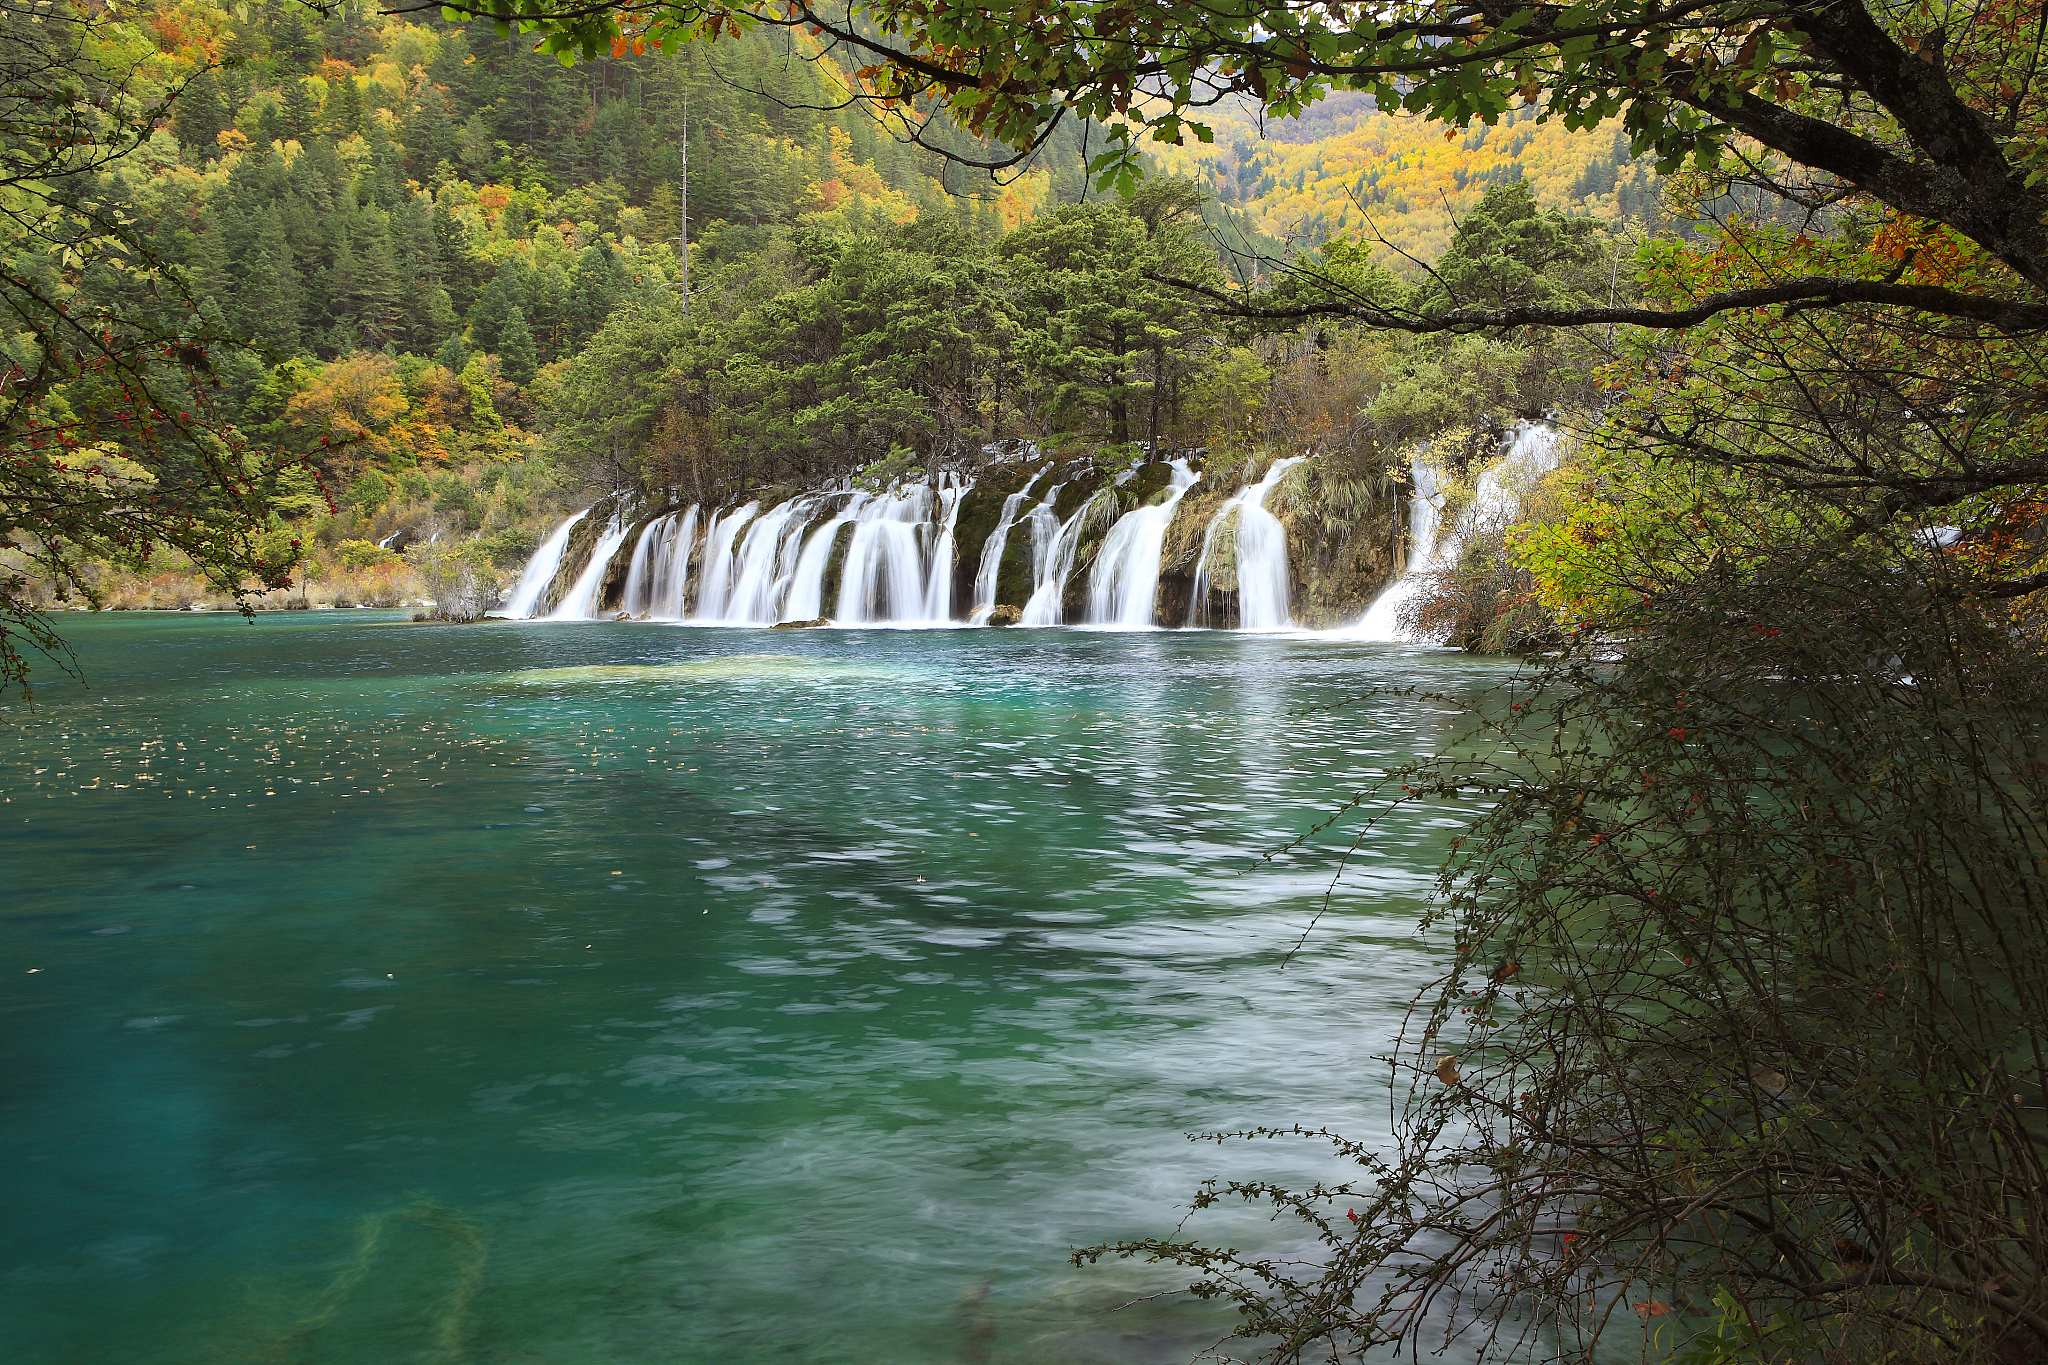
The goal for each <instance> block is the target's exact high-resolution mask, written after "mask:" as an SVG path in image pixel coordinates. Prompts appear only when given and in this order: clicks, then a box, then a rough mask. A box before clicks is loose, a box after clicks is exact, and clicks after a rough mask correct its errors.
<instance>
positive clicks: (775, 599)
mask: <svg viewBox="0 0 2048 1365" xmlns="http://www.w3.org/2000/svg"><path fill="white" fill-rule="evenodd" d="M816 505H817V502H816V499H813V498H791V499H790V500H789V501H788V502H785V503H783V504H782V505H781V506H779V507H774V508H771V509H769V510H768V511H767V512H765V513H763V514H762V515H761V516H760V517H757V518H756V519H755V521H754V524H753V525H751V526H749V527H748V528H747V536H746V539H745V540H743V541H742V542H740V549H739V573H738V576H737V577H736V578H735V579H734V580H733V585H732V591H731V593H730V594H729V595H728V596H727V598H726V601H725V610H724V611H723V612H722V613H721V614H720V616H719V617H718V618H717V619H719V620H722V621H725V622H727V623H729V624H733V625H773V624H774V623H775V622H777V621H779V620H781V619H782V617H781V612H780V610H779V609H780V606H781V602H780V600H779V599H780V597H781V594H782V592H783V591H785V590H787V588H788V587H789V579H790V576H791V575H792V574H793V573H794V572H795V569H796V557H797V550H798V548H799V546H800V544H801V542H802V539H803V533H804V526H805V525H806V524H807V523H808V522H809V520H810V513H811V509H812V508H813V507H815V506H816ZM707 581H708V580H707ZM697 615H698V616H699V617H700V618H701V619H704V620H710V619H712V617H711V613H710V611H709V610H707V609H704V608H702V607H700V608H699V610H698V612H697Z"/></svg>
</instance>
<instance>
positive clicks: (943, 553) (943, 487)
mask: <svg viewBox="0 0 2048 1365" xmlns="http://www.w3.org/2000/svg"><path fill="white" fill-rule="evenodd" d="M973 487H974V480H972V479H956V478H954V477H953V476H952V475H950V474H941V475H940V476H939V505H940V506H941V507H943V508H945V509H946V510H945V512H944V514H943V516H942V518H941V520H940V522H939V534H938V538H937V539H935V540H934V541H933V542H932V552H931V556H930V560H929V562H928V565H927V567H926V569H925V576H924V619H925V620H927V621H929V622H931V623H932V624H933V625H944V624H946V623H947V622H949V621H951V620H952V619H953V528H954V526H956V525H957V524H958V523H959V521H960V504H961V503H962V502H965V501H966V500H967V494H968V493H969V491H971V490H972V489H973Z"/></svg>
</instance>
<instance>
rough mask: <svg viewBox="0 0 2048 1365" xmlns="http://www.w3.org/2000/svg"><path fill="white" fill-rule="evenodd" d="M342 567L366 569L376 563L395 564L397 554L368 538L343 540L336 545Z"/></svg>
mask: <svg viewBox="0 0 2048 1365" xmlns="http://www.w3.org/2000/svg"><path fill="white" fill-rule="evenodd" d="M337 548H338V550H339V551H340V554H341V566H342V567H343V568H344V569H367V568H370V567H372V566H374V565H378V564H395V563H397V562H398V556H397V555H395V554H393V553H392V552H391V551H389V550H387V549H385V548H383V547H382V546H381V545H378V544H377V543H376V542H375V541H370V540H344V541H343V542H341V544H340V545H339V546H338V547H337Z"/></svg>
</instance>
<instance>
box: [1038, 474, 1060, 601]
mask: <svg viewBox="0 0 2048 1365" xmlns="http://www.w3.org/2000/svg"><path fill="white" fill-rule="evenodd" d="M1065 488H1066V485H1065V484H1063V483H1056V484H1054V485H1053V486H1052V487H1051V488H1048V489H1046V490H1045V498H1044V500H1043V501H1041V502H1040V503H1039V504H1038V506H1036V507H1034V508H1032V509H1031V586H1032V589H1033V590H1034V591H1035V590H1036V589H1037V587H1038V585H1039V584H1040V583H1042V582H1044V581H1045V567H1046V565H1047V564H1048V563H1049V562H1050V560H1051V556H1052V547H1053V542H1055V541H1057V540H1058V539H1059V535H1060V519H1059V514H1058V513H1057V512H1056V511H1055V510H1054V509H1055V508H1056V507H1057V506H1058V504H1059V500H1060V493H1061V492H1062V491H1064V490H1065Z"/></svg>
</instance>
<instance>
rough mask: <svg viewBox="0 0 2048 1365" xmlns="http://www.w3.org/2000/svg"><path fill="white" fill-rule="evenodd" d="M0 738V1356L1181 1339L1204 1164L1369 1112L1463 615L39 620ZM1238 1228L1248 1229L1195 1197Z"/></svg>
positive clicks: (1419, 882)
mask: <svg viewBox="0 0 2048 1365" xmlns="http://www.w3.org/2000/svg"><path fill="white" fill-rule="evenodd" d="M66 625H67V628H68V629H69V630H70V633H71V634H72V635H73V637H74V639H75V640H76V642H77V644H78V647H79V656H80V661H81V663H82V665H83V667H84V669H85V671H86V674H87V676H88V678H89V680H90V683H91V688H90V689H89V690H88V689H87V688H85V687H81V686H79V685H77V684H75V683H69V682H64V681H61V680H60V679H59V678H58V677H57V675H56V674H55V673H54V671H53V670H49V669H45V670H44V673H43V675H42V683H43V686H42V688H41V690H40V691H39V693H38V696H37V702H38V705H37V707H36V709H34V710H28V709H25V708H23V707H21V706H19V705H15V706H13V707H12V708H11V709H9V710H7V711H5V712H4V718H5V721H6V723H7V724H8V725H9V727H10V730H11V733H9V734H8V736H7V739H6V742H5V745H4V747H0V797H4V804H0V834H4V838H5V845H4V850H0V854H4V857H5V868H6V874H5V878H4V882H0V945H4V963H5V966H4V969H0V1006H4V1008H5V1011H6V1021H7V1026H6V1028H5V1031H4V1034H0V1048H4V1054H0V1055H4V1065H0V1144H4V1150H5V1152H6V1153H7V1154H8V1155H7V1160H6V1161H5V1162H4V1163H0V1181H4V1182H5V1189H4V1198H5V1200H6V1208H7V1217H6V1219H5V1221H4V1223H0V1304H4V1313H5V1319H6V1321H7V1323H8V1327H7V1331H6V1339H7V1346H6V1354H7V1358H8V1359H9V1360H11V1361H17V1362H57V1361H64V1362H71V1361H78V1362H87V1361H89V1362H94V1365H114V1363H115V1362H206V1365H228V1363H233V1362H256V1361H265V1362H286V1361H291V1362H307V1363H308V1365H311V1363H313V1362H320V1363H322V1365H325V1363H327V1362H334V1363H335V1365H341V1363H342V1362H349V1363H350V1365H362V1363H363V1362H373V1361H375V1362H387V1361H388V1362H398V1361H423V1362H424V1361H432V1362H454V1361H477V1362H483V1361H490V1362H500V1361H506V1362H511V1361H536V1362H551V1363H552V1362H560V1363H561V1365H572V1363H573V1365H598V1363H599V1362H642V1361H646V1362H657V1361H658V1362H695V1361H706V1362H709V1361H719V1362H755V1361H778V1362H783V1361H787V1362H813V1361H848V1362H855V1361H859V1362H869V1361H900V1362H949V1361H960V1362H980V1361H992V1362H1011V1361H1016V1362H1026V1361H1029V1362H1054V1361H1058V1362H1087V1361H1105V1362H1106V1361H1118V1362H1142V1361H1153V1360H1159V1361H1166V1360H1185V1359H1186V1358H1187V1357H1188V1355H1189V1354H1190V1352H1191V1351H1193V1350H1195V1349H1197V1348H1199V1347H1202V1346H1204V1345H1206V1344H1208V1343H1209V1342H1211V1341H1213V1340H1214V1339H1215V1338H1216V1337H1217V1336H1218V1335H1219V1334H1220V1333H1221V1332H1222V1331H1225V1330H1227V1328H1228V1326H1229V1325H1230V1321H1231V1319H1230V1317H1229V1315H1228V1313H1227V1312H1226V1311H1223V1310H1219V1309H1218V1308H1216V1307H1215V1306H1214V1305H1199V1304H1188V1303H1182V1302H1178V1301H1171V1300H1160V1301H1153V1302H1148V1303H1145V1304H1141V1305H1138V1306H1135V1307H1131V1308H1127V1309H1123V1310H1122V1311H1113V1310H1116V1309H1117V1306H1118V1305H1119V1304H1122V1303H1124V1302H1125V1301H1127V1300H1129V1299H1131V1298H1132V1297H1134V1296H1135V1295H1138V1294H1144V1293H1151V1292H1154V1291H1156V1290H1159V1289H1161V1288H1166V1287H1170V1286H1171V1285H1172V1284H1173V1283H1175V1282H1176V1281H1175V1278H1174V1277H1173V1276H1172V1275H1171V1274H1169V1273H1166V1272H1162V1271H1160V1270H1158V1269H1156V1268H1153V1269H1147V1268H1143V1267H1136V1266H1129V1265H1107V1266H1100V1267H1096V1268H1094V1269H1089V1270H1076V1269H1074V1268H1072V1267H1070V1266H1069V1265H1068V1264H1067V1259H1066V1258H1067V1254H1068V1251H1069V1250H1070V1249H1071V1248H1072V1247H1075V1246H1079V1245H1085V1244H1087V1243H1091V1242H1095V1241H1098V1240H1102V1239H1112V1238H1118V1237H1128V1236H1136V1235H1143V1234H1152V1233H1160V1232H1164V1231H1166V1230H1168V1229H1170V1228H1171V1227H1172V1226H1173V1223H1174V1221H1175V1219H1176V1217H1177V1216H1178V1212H1179V1207H1180V1205H1182V1204H1183V1203H1184V1201H1185V1199H1186V1197H1187V1195H1188V1194H1189V1193H1190V1192H1191V1191H1192V1189H1193V1188H1194V1186H1195V1185H1196V1183H1197V1182H1198V1181H1199V1180H1200V1179H1201V1178H1203V1177H1204V1176H1207V1175H1214V1174H1231V1175H1253V1174H1278V1175H1287V1176H1291V1177H1297V1178H1298V1177H1301V1176H1303V1175H1307V1174H1313V1173H1315V1172H1314V1168H1313V1167H1312V1166H1306V1165H1304V1164H1303V1163H1304V1162H1309V1161H1311V1160H1312V1156H1311V1154H1309V1153H1306V1152H1300V1151H1287V1150H1283V1149H1281V1148H1278V1147H1275V1146H1272V1145H1261V1146H1257V1147H1245V1148H1240V1147H1234V1146H1233V1147H1226V1148H1223V1149H1220V1150H1219V1149H1218V1148H1216V1147H1214V1146H1198V1145H1194V1144H1190V1143H1188V1142H1187V1141H1186V1140H1185V1137H1184V1134H1185V1133H1187V1132H1189V1131H1190V1130H1198V1129H1207V1128H1212V1127H1233V1126H1239V1125H1246V1124H1254V1123H1262V1122H1264V1123H1274V1122H1278V1123H1283V1124H1284V1123H1292V1122H1295V1121H1302V1122H1307V1123H1316V1124H1321V1123H1330V1124H1333V1125H1338V1126H1342V1127H1345V1128H1347V1129H1348V1130H1350V1131H1352V1132H1354V1133H1360V1134H1369V1133H1372V1132H1375V1131H1379V1132H1384V1131H1385V1127H1386V1094H1385V1090H1384V1087H1383V1082H1382V1081H1381V1080H1380V1079H1379V1078H1380V1076H1381V1075H1383V1074H1384V1073H1383V1069H1382V1068H1376V1067H1375V1066H1374V1065H1373V1064H1372V1061H1371V1059H1372V1056H1373V1054H1374V1053H1376V1052H1378V1051H1380V1050H1381V1049H1383V1048H1384V1046H1385V1043H1386V1040H1387V1037H1388V1034H1389V1031H1390V1029H1391V1028H1392V1026H1393V1024H1394V1022H1395V1020H1396V1019H1397V1018H1398V1014H1399V1011H1400V1008H1401V1006H1402V1005H1403V1004H1404V1002H1405V1001H1406V1000H1407V998H1408V996H1409V994H1410V993H1411V992H1412V990H1413V989H1414V987H1415V986H1416V984H1417V983H1418V982H1419V981H1421V980H1422V978H1423V976H1424V975H1425V973H1426V972H1427V971H1428V956H1427V955H1428V953H1429V952H1430V951H1431V950H1430V949H1429V947H1428V945H1426V944H1424V943H1423V942H1422V941H1421V940H1419V939H1418V938H1417V937H1416V936H1415V934H1414V932H1413V927H1414V914H1415V909H1416V906H1417V904H1418V898H1419V896H1420V895H1421V893H1422V891H1423V889H1424V888H1425V886H1426V884H1427V881H1428V878H1429V875H1430V871H1431V869H1432V868H1433V867H1434V865H1435V862H1436V859H1437V858H1438V857H1439V856H1440V853H1441V841H1442V839H1443V838H1444V837H1445V836H1444V833H1443V829H1444V828H1445V827H1447V826H1448V825H1449V824H1450V823H1452V820H1453V813H1451V812H1434V813H1432V812H1427V811H1407V812H1403V813H1402V814H1401V816H1400V818H1399V819H1397V820H1395V821H1392V822H1390V823H1389V824H1387V825H1385V826H1383V827H1382V829H1381V830H1380V831H1379V832H1378V833H1376V834H1375V835H1374V837H1373V838H1372V839H1371V840H1370V841H1369V842H1368V843H1367V845H1366V846H1365V847H1364V849H1363V850H1361V853H1360V855H1359V856H1358V857H1357V858H1356V859H1355V860H1354V862H1353V864H1352V871H1351V872H1350V873H1348V874H1347V875H1346V878H1345V880H1344V883H1343V888H1342V891H1341V894H1340V896H1339V898H1338V900H1337V903H1336V906H1335V910H1334V913H1333V914H1332V915H1331V916H1330V917H1328V918H1326V919H1325V921H1324V922H1323V926H1322V928H1321V929H1319V930H1318V932H1317V933H1316V934H1315V935H1314V936H1313V937H1312V938H1311V939H1310V940H1309V944H1308V947H1307V949H1306V950H1305V952H1304V953H1303V954H1302V955H1301V956H1300V957H1298V958H1296V959H1295V960H1294V962H1293V963H1292V964H1291V965H1289V966H1287V967H1286V968H1285V969H1284V970H1283V969H1282V965H1281V960H1282V957H1283V956H1284V954H1285V953H1286V952H1287V950H1288V949H1289V948H1291V947H1292V946H1293V945H1294V944H1295V942H1296V940H1297V939H1298V938H1299V937H1300V935H1301V933H1302V931H1303V928H1304V926H1305V925H1306V924H1307V922H1308V920H1309V918H1310V916H1311V915H1313V914H1314V913H1315V911H1316V909H1317V908H1318V906H1319V903H1320V900H1321V897H1322V894H1323V892H1324V890H1325V888H1326V887H1327V886H1328V885H1329V882H1330V877H1331V873H1332V869H1333V868H1334V867H1335V865H1336V861H1335V860H1336V852H1337V850H1336V849H1335V848H1311V849H1310V850H1308V851H1307V852H1305V853H1303V854H1301V855H1299V856H1296V857H1294V858H1291V859H1286V860H1281V861H1279V862H1276V863H1271V864H1268V865H1266V866H1264V867H1262V868H1259V869H1257V870H1248V869H1251V868H1252V866H1253V864H1254V861H1255V859H1256V857H1257V855H1259V854H1260V853H1263V852H1265V851H1267V850H1269V849H1271V848H1273V847H1275V846H1277V845H1279V844H1280V843H1282V842H1284V841H1285V840H1286V839H1288V838H1289V837H1290V836H1292V835H1294V834H1296V833H1297V832H1299V831H1301V830H1302V829H1304V828H1306V827H1307V826H1308V825H1309V824H1310V823H1312V822H1313V820H1314V819H1315V818H1316V816H1317V813H1318V812H1319V811H1322V810H1327V809H1328V808H1329V807H1330V806H1331V805H1332V803H1333V802H1334V801H1335V800H1336V799H1337V798H1338V797H1339V796H1340V795H1341V794H1343V793H1345V792H1347V791H1349V790H1350V789H1351V788H1353V787H1354V786H1356V785H1358V784H1360V783H1362V782H1366V781H1369V780H1370V779H1371V778H1372V777H1373V776H1374V775H1375V774H1376V773H1378V772H1381V771H1383V770H1384V769H1385V768H1386V767H1387V766H1388V765H1390V764H1392V763H1395V762H1398V761H1400V760H1402V759H1404V758H1406V757H1407V756H1409V755H1411V754H1413V753H1415V752H1417V751H1418V750H1426V749H1428V748H1430V747H1432V746H1434V745H1436V744H1439V743H1441V742H1442V741H1443V740H1444V739H1445V738H1446V737H1448V736H1449V735H1450V734H1451V733H1452V732H1453V730H1454V728H1455V726H1456V723H1457V708H1456V707H1455V706H1453V705H1448V704H1445V703H1443V702H1428V701H1422V700H1417V699H1412V698H1406V699H1404V698H1399V697H1392V696H1380V697H1378V698H1375V699H1373V700H1370V701H1367V702H1365V703H1363V704H1361V705H1359V706H1357V707H1354V708H1351V709H1348V710H1343V711H1338V712H1334V713H1330V712H1321V711H1314V710H1311V709H1309V708H1313V707H1314V706H1315V705H1316V704H1317V703H1321V702H1328V701H1332V700H1335V699H1338V698H1341V697H1345V696H1350V695H1353V694H1357V693H1360V692H1364V691H1366V690H1368V689H1370V688H1373V687H1375V686H1379V685H1383V684H1392V685H1403V686H1406V685H1413V684H1417V683H1420V684H1423V685H1426V686H1429V687H1433V688H1438V689H1448V690H1450V691H1452V692H1454V693H1464V692H1476V690H1477V689H1478V688H1480V687H1482V686H1485V685H1487V684H1489V683H1490V682H1492V681H1495V680H1497V679H1498V677H1499V676H1500V675H1499V672H1498V670H1497V669H1496V668H1495V667H1494V666H1492V665H1488V664H1485V663H1482V662H1479V661H1474V660H1470V659H1465V658H1462V657H1460V656H1455V655H1447V654H1442V653H1437V652H1431V651H1412V650H1403V649H1398V648H1394V647H1388V646H1374V645H1336V644H1330V643H1327V642H1312V641H1300V640H1286V639H1271V638H1265V639H1261V638H1246V637H1242V636H1236V635H1226V634H1147V635H1136V636H1130V635H1102V634H1090V633H1085V632H1078V631H1056V632H1048V631H1038V632H1021V631H964V630H962V631H939V632H919V633H890V632H867V633H853V632H837V631H805V632H793V631H792V632H774V633H769V632H743V631H725V630H690V629H680V628H672V627H658V626H647V625H630V624H620V625H592V626H568V627H564V626H526V625H510V624H491V625H480V626H474V627H464V628H439V627H424V626H413V625H411V624H409V623H403V622H398V621H395V620H392V619H390V618H389V617H387V616H383V615H381V614H378V615H373V614H372V613H368V612H362V613H349V614H346V615H344V614H339V613H336V614H332V615H330V614H326V613H320V614H314V615H300V616H290V617H285V616H269V617H264V618H261V619H259V620H258V621H257V622H255V623H254V624H248V623H245V622H242V621H240V620H239V619H231V618H220V617H212V618H208V617H197V618H194V617H190V616H181V617H172V616H156V617H128V618H120V617H114V618H94V619H83V618H67V619H66ZM1208 1226H1209V1229H1210V1231H1211V1232H1212V1233H1214V1234H1215V1235H1218V1236H1225V1237H1227V1238H1228V1239H1229V1240H1231V1241H1233V1242H1234V1243H1236V1244H1237V1245H1240V1246H1253V1245H1258V1244H1259V1243H1260V1242H1261V1241H1262V1240H1269V1239H1271V1238H1273V1237H1275V1236H1278V1235H1281V1234H1280V1231H1279V1230H1277V1229H1275V1228H1274V1227H1273V1226H1272V1225H1269V1224H1267V1223H1266V1222H1265V1221H1264V1220H1263V1219H1262V1218H1261V1217H1259V1216H1257V1215H1250V1216H1247V1215H1243V1214H1235V1215H1227V1216H1225V1217H1222V1218H1220V1219H1213V1220H1212V1221H1211V1223H1210V1224H1209V1225H1208Z"/></svg>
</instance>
